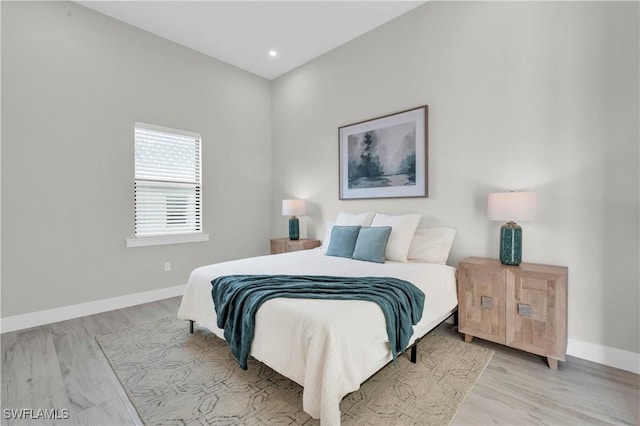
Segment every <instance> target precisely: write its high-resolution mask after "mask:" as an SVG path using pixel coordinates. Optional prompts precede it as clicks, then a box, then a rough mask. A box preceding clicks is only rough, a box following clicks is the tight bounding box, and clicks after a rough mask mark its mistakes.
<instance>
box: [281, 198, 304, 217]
mask: <svg viewBox="0 0 640 426" xmlns="http://www.w3.org/2000/svg"><path fill="white" fill-rule="evenodd" d="M306 211H307V208H306V205H305V202H304V200H282V216H302V215H303V214H305V213H306Z"/></svg>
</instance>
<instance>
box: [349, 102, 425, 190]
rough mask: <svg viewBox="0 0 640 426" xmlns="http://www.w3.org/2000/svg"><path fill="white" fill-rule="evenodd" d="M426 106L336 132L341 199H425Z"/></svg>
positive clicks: (374, 119) (353, 125)
mask: <svg viewBox="0 0 640 426" xmlns="http://www.w3.org/2000/svg"><path fill="white" fill-rule="evenodd" d="M427 112H428V107H427V106H426V105H424V106H421V107H418V108H414V109H410V110H408V111H402V112H398V113H395V114H391V115H386V116H384V117H378V118H373V119H371V120H367V121H362V122H360V123H355V124H349V125H347V126H342V127H340V128H339V129H338V139H339V149H338V152H339V162H340V167H339V169H340V191H339V197H340V199H341V200H355V199H364V198H401V197H426V196H427V179H428V168H427V115H428V114H427Z"/></svg>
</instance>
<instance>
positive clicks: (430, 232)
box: [407, 227, 456, 265]
mask: <svg viewBox="0 0 640 426" xmlns="http://www.w3.org/2000/svg"><path fill="white" fill-rule="evenodd" d="M455 236H456V230H455V228H447V227H439V228H418V229H416V233H415V235H414V236H413V241H412V242H411V246H409V254H408V255H407V258H408V259H409V260H410V261H411V262H422V263H437V264H440V265H445V264H446V263H447V259H448V258H449V251H451V246H452V245H453V239H454V238H455Z"/></svg>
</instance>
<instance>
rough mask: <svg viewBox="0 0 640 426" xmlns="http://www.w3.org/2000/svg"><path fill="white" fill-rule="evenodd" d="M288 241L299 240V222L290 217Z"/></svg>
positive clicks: (295, 218)
mask: <svg viewBox="0 0 640 426" xmlns="http://www.w3.org/2000/svg"><path fill="white" fill-rule="evenodd" d="M289 239H290V240H299V239H300V221H299V220H298V218H297V217H295V216H291V218H290V219H289Z"/></svg>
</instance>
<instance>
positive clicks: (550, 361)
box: [547, 357, 558, 370]
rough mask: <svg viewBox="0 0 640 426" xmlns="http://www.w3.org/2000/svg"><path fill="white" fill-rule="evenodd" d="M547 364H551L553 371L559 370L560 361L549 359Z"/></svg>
mask: <svg viewBox="0 0 640 426" xmlns="http://www.w3.org/2000/svg"><path fill="white" fill-rule="evenodd" d="M547 363H548V364H549V368H550V369H552V370H557V369H558V360H557V359H555V358H548V357H547Z"/></svg>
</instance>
